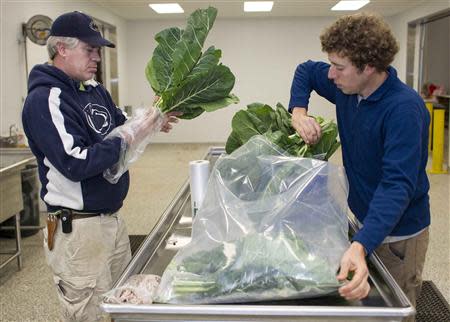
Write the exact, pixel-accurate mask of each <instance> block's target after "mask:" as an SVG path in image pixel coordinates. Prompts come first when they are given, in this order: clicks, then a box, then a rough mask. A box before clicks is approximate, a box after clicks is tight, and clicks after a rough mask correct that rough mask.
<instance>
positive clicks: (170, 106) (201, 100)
mask: <svg viewBox="0 0 450 322" xmlns="http://www.w3.org/2000/svg"><path fill="white" fill-rule="evenodd" d="M216 16H217V9H215V8H213V7H209V8H208V9H198V10H196V11H195V12H193V13H192V14H191V15H190V16H189V18H188V21H187V26H186V29H184V30H182V29H180V28H178V27H171V28H168V29H164V30H163V31H161V32H159V33H158V34H156V36H155V40H156V41H157V43H158V45H157V47H156V48H155V50H154V52H153V56H152V58H151V59H150V61H149V62H148V64H147V68H146V70H145V74H146V76H147V79H148V81H149V83H150V85H151V87H152V89H153V91H154V92H155V95H156V96H158V97H159V100H158V101H157V102H156V107H158V108H159V109H160V110H161V111H162V112H163V113H166V112H170V111H177V112H182V113H183V115H182V116H181V118H184V119H193V118H195V117H197V116H199V115H200V114H202V113H203V112H204V111H207V112H211V111H215V110H217V109H220V108H223V107H226V106H228V105H230V104H231V103H238V102H239V99H238V98H237V97H236V96H234V95H232V94H230V92H231V90H232V88H233V86H234V81H235V78H234V75H233V73H232V72H231V71H230V69H229V68H228V67H226V66H224V65H222V64H219V59H220V58H221V56H222V52H221V50H220V49H216V48H215V47H214V46H211V47H209V48H208V49H207V50H206V51H205V52H203V53H202V48H203V44H204V42H205V39H206V37H207V35H208V33H209V31H210V30H211V28H212V26H213V24H214V21H215V19H216Z"/></svg>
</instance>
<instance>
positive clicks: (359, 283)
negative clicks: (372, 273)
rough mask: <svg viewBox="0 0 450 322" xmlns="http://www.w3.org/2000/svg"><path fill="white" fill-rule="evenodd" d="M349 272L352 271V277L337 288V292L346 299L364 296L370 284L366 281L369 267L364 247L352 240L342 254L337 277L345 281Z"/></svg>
mask: <svg viewBox="0 0 450 322" xmlns="http://www.w3.org/2000/svg"><path fill="white" fill-rule="evenodd" d="M349 272H354V275H353V278H352V280H351V281H349V282H347V283H346V284H345V285H344V286H341V287H340V288H339V294H340V295H341V296H342V297H344V298H345V299H346V300H360V299H363V298H365V297H366V296H367V295H368V294H369V291H370V285H369V282H368V281H367V278H368V277H369V269H368V268H367V263H366V259H365V250H364V247H363V245H361V244H360V243H358V242H353V243H352V244H351V245H350V247H349V248H348V249H347V251H346V252H345V253H344V256H342V259H341V268H340V271H339V275H338V276H337V279H338V280H339V281H346V279H347V276H348V274H349Z"/></svg>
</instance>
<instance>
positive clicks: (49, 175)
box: [22, 64, 129, 212]
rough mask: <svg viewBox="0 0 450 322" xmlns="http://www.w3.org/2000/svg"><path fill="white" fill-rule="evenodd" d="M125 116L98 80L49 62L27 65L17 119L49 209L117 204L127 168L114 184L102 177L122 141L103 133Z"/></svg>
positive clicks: (92, 208) (90, 208)
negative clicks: (72, 74)
mask: <svg viewBox="0 0 450 322" xmlns="http://www.w3.org/2000/svg"><path fill="white" fill-rule="evenodd" d="M87 84H89V85H87ZM125 120H126V118H125V116H124V115H123V114H122V112H121V111H120V109H119V108H117V106H116V105H115V104H114V102H113V101H112V99H111V96H110V95H109V93H108V92H107V91H106V89H105V88H104V87H103V86H102V85H100V84H99V83H97V82H95V81H88V82H85V83H84V84H80V82H77V81H74V80H73V79H71V78H70V77H69V76H68V75H66V74H65V73H64V72H63V71H62V70H60V69H58V68H56V67H54V66H52V65H48V64H42V65H36V66H35V67H34V68H33V69H32V71H31V73H30V78H29V83H28V96H27V99H26V101H25V105H24V108H23V112H22V122H23V127H24V131H25V134H26V136H27V138H28V143H29V145H30V149H31V151H32V152H33V153H34V155H35V156H36V159H37V162H38V167H39V178H40V181H41V183H42V189H41V198H42V199H43V200H44V201H45V203H46V204H47V208H48V210H49V211H54V210H55V209H57V208H60V207H65V208H70V209H74V210H79V211H84V212H115V211H117V210H118V209H120V207H121V206H122V203H123V200H124V199H125V197H126V195H127V192H128V187H129V174H128V172H126V173H125V174H124V175H123V176H122V177H121V178H120V180H119V182H118V183H117V184H111V183H109V182H108V181H106V180H105V179H104V178H103V171H104V170H105V169H107V168H109V167H111V166H112V165H114V164H115V163H117V161H118V159H119V153H120V146H121V139H120V138H114V139H111V140H104V137H105V136H106V135H107V134H108V133H110V132H111V131H112V130H113V129H114V128H115V127H117V126H119V125H122V124H123V123H124V122H125Z"/></svg>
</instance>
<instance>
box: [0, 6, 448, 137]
mask: <svg viewBox="0 0 450 322" xmlns="http://www.w3.org/2000/svg"><path fill="white" fill-rule="evenodd" d="M445 8H448V4H446V3H445V2H431V3H427V4H426V5H424V6H421V7H417V8H414V9H411V10H409V11H407V12H405V13H403V14H401V15H397V16H394V17H390V18H387V20H388V22H389V23H390V24H391V26H392V28H393V31H394V34H395V36H396V38H397V39H398V40H399V42H400V52H399V53H398V55H397V57H396V59H395V61H394V63H393V65H394V67H396V68H397V70H398V75H399V77H400V79H402V80H405V73H406V39H407V23H408V22H409V21H412V20H415V19H417V18H420V17H423V16H426V15H429V14H431V13H434V12H437V11H440V10H442V9H445ZM70 10H83V11H85V12H87V13H89V14H91V15H93V16H95V17H96V18H98V19H100V20H103V21H106V22H108V23H110V24H112V25H115V26H116V27H117V33H118V57H119V77H120V88H119V92H120V102H119V103H120V105H122V106H123V105H132V106H133V107H137V106H139V105H150V102H151V101H152V97H153V93H152V90H151V87H150V86H149V84H148V82H147V80H146V78H145V75H144V69H145V66H146V64H147V61H148V59H149V58H150V56H151V55H152V52H153V49H154V47H155V45H156V43H155V41H154V39H153V37H154V35H155V34H156V33H157V32H159V31H160V30H162V29H164V28H167V27H169V26H180V27H184V25H185V21H184V20H183V21H182V20H171V21H127V22H125V21H124V20H123V19H121V18H118V17H117V16H115V15H113V14H111V13H109V12H108V10H107V9H104V8H101V7H98V6H96V5H90V4H88V3H87V2H84V1H83V2H81V1H80V2H71V1H69V0H60V1H57V2H48V1H33V2H31V1H27V2H21V1H17V2H11V1H10V2H6V3H5V2H2V4H1V12H0V16H1V39H0V42H1V43H0V50H1V57H0V70H1V76H0V95H1V100H0V116H1V123H0V125H1V128H0V130H1V131H0V132H1V135H6V134H7V131H8V127H9V125H10V124H12V123H16V124H18V125H20V126H21V120H20V112H21V109H22V104H23V98H24V97H25V95H26V84H25V67H24V65H25V64H24V52H23V50H24V46H23V44H19V40H20V39H22V36H21V24H22V23H23V22H26V21H27V20H28V19H29V18H30V17H31V16H33V15H35V14H44V15H47V16H49V17H51V18H52V19H54V18H55V17H57V16H58V15H59V14H61V13H63V12H66V11H70ZM334 20H335V18H333V17H301V18H277V19H276V18H274V19H262V18H261V19H258V18H255V19H221V18H220V16H219V17H218V18H217V20H216V23H215V26H214V27H213V29H212V31H211V33H210V35H209V36H208V39H207V43H206V44H205V46H208V45H215V46H216V47H217V48H220V49H222V52H223V58H222V62H223V63H224V64H225V65H228V66H229V67H230V68H231V70H232V71H233V72H234V74H235V76H236V84H235V88H234V90H233V92H234V93H235V94H236V95H237V96H239V97H240V99H241V103H240V104H238V105H234V106H230V107H228V108H226V109H224V110H220V111H216V112H214V113H204V114H203V115H202V116H200V117H198V118H197V119H194V120H190V121H184V120H182V121H181V123H180V124H177V125H176V126H175V129H174V130H173V131H172V132H171V133H170V134H158V135H157V137H156V138H155V142H225V140H226V138H227V137H228V135H229V133H230V128H231V118H232V117H233V115H234V113H235V112H236V111H237V110H238V109H240V108H244V107H245V105H246V104H249V103H251V102H255V101H259V102H264V103H267V104H270V105H272V106H274V105H275V104H276V102H278V101H279V102H281V103H283V104H284V105H287V103H288V101H289V90H290V85H291V81H292V76H293V73H294V70H295V67H296V66H297V64H299V63H301V62H303V61H305V60H307V59H315V60H326V55H325V54H324V53H322V52H321V50H320V41H319V34H320V32H321V31H322V30H323V29H324V28H325V27H326V26H328V25H329V24H331V23H332V22H333V21H334ZM29 44H30V43H29ZM28 48H29V55H28V57H29V60H30V67H29V68H30V69H31V65H32V64H33V63H37V62H43V61H45V60H46V59H47V56H46V51H45V47H39V46H36V45H34V44H30V46H28ZM310 107H311V111H312V113H314V114H320V115H323V116H325V117H327V118H334V117H335V116H334V109H333V107H332V105H331V104H329V103H328V102H326V101H325V100H324V99H322V98H319V97H318V96H317V95H315V94H313V97H312V99H311V104H310Z"/></svg>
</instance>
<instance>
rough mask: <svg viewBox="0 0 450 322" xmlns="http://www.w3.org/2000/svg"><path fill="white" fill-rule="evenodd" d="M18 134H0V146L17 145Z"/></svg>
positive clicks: (11, 146)
mask: <svg viewBox="0 0 450 322" xmlns="http://www.w3.org/2000/svg"><path fill="white" fill-rule="evenodd" d="M17 142H18V136H17V135H14V136H1V137H0V148H15V147H17Z"/></svg>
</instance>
